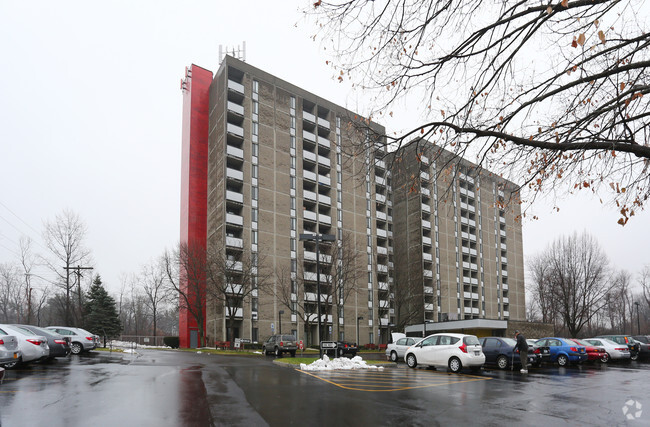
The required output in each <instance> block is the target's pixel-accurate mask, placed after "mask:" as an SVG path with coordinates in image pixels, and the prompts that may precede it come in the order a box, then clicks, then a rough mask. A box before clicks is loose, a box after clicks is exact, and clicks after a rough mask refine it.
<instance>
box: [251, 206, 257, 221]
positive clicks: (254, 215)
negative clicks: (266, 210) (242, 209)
mask: <svg viewBox="0 0 650 427" xmlns="http://www.w3.org/2000/svg"><path fill="white" fill-rule="evenodd" d="M251 221H253V222H257V208H252V209H251Z"/></svg>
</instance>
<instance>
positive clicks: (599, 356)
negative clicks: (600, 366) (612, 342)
mask: <svg viewBox="0 0 650 427" xmlns="http://www.w3.org/2000/svg"><path fill="white" fill-rule="evenodd" d="M569 339H570V340H571V341H573V342H574V343H576V344H578V345H581V346H583V347H584V348H585V350H587V361H588V362H595V361H599V362H603V363H607V362H609V355H608V354H607V351H606V350H605V348H604V347H600V346H596V345H593V344H592V343H590V342H587V341H585V340H580V339H577V338H569Z"/></svg>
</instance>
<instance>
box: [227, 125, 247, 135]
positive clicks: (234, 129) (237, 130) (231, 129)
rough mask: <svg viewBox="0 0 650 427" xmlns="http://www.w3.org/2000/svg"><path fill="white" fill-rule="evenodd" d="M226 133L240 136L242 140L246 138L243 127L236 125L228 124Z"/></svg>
mask: <svg viewBox="0 0 650 427" xmlns="http://www.w3.org/2000/svg"><path fill="white" fill-rule="evenodd" d="M226 131H227V132H228V133H230V134H232V135H235V136H238V137H240V138H243V137H244V128H243V127H241V126H237V125H234V124H232V123H228V124H227V125H226Z"/></svg>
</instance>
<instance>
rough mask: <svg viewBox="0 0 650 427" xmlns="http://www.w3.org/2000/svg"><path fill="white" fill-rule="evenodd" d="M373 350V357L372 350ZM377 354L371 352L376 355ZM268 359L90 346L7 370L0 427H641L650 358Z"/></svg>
mask: <svg viewBox="0 0 650 427" xmlns="http://www.w3.org/2000/svg"><path fill="white" fill-rule="evenodd" d="M367 357H369V356H367ZM373 357H375V358H376V357H378V355H373ZM274 360H275V358H274V357H270V356H269V357H264V356H217V355H209V354H199V353H196V352H176V351H158V350H139V351H138V354H134V355H132V354H120V353H113V354H108V353H104V352H96V351H94V352H91V353H89V354H84V355H81V356H71V357H70V358H67V359H61V360H57V361H56V362H53V363H50V364H33V365H30V366H27V367H25V368H22V369H17V370H11V371H7V374H6V376H5V379H4V382H3V384H2V385H0V425H2V426H5V427H6V426H16V425H18V426H21V425H66V426H75V425H98V426H102V425H111V426H112V425H116V424H117V425H124V426H130V425H137V426H146V425H156V426H176V425H199V426H200V425H208V426H209V425H246V426H250V425H291V424H303V423H312V424H313V423H317V424H336V425H350V426H352V425H354V426H358V425H359V424H363V425H368V424H374V425H394V424H396V423H400V424H402V423H403V424H406V425H427V426H430V425H448V424H450V423H452V422H453V423H459V422H466V423H471V424H472V425H512V424H522V423H525V424H527V425H583V424H593V425H605V424H610V425H626V424H627V425H648V423H649V422H650V397H648V396H650V363H648V362H628V363H622V364H615V363H611V364H593V365H590V364H585V365H581V366H571V367H566V368H560V367H557V366H554V365H544V366H543V367H542V368H538V369H530V373H529V374H527V375H522V374H520V373H519V372H518V371H510V370H505V371H500V370H492V369H485V370H482V371H480V372H479V373H478V374H471V373H469V372H463V373H461V374H450V373H447V372H446V371H437V370H432V369H426V368H416V369H409V368H408V367H406V365H405V364H404V363H397V364H394V363H392V364H388V365H386V367H385V369H384V370H383V371H375V370H373V371H326V372H305V371H300V370H299V369H295V367H290V366H286V365H281V364H278V363H275V362H274Z"/></svg>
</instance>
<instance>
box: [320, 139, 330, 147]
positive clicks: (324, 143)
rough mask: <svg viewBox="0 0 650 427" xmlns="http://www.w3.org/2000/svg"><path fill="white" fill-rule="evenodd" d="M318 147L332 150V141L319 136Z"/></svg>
mask: <svg viewBox="0 0 650 427" xmlns="http://www.w3.org/2000/svg"><path fill="white" fill-rule="evenodd" d="M318 145H320V146H321V147H325V148H327V149H329V148H330V140H329V139H327V138H323V137H322V136H319V137H318Z"/></svg>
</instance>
